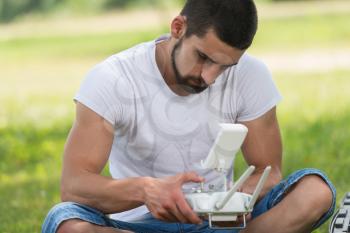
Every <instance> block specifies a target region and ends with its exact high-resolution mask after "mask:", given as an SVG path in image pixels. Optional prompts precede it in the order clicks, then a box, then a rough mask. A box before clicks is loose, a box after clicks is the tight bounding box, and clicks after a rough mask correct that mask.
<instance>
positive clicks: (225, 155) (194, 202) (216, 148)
mask: <svg viewBox="0 0 350 233" xmlns="http://www.w3.org/2000/svg"><path fill="white" fill-rule="evenodd" d="M220 126H221V130H220V131H219V133H218V135H217V137H216V140H215V142H214V145H213V146H212V148H211V150H210V152H209V155H208V157H207V158H206V159H205V160H204V161H201V167H202V168H203V169H215V170H216V171H218V172H219V173H221V174H222V176H221V178H222V179H224V181H223V182H224V184H225V187H224V190H223V191H215V190H207V191H205V190H204V188H203V187H204V185H203V184H201V187H200V188H199V189H196V190H193V192H192V193H187V194H185V197H186V200H187V202H188V203H189V205H190V206H191V207H192V209H193V210H194V212H196V213H197V214H198V215H199V216H208V220H209V227H210V228H212V229H218V228H219V227H215V226H214V224H213V223H214V222H232V221H236V220H237V216H243V226H240V227H230V228H229V229H234V228H236V229H237V228H239V229H241V228H245V227H246V215H248V214H249V213H251V212H252V211H253V207H254V204H255V203H256V201H257V198H258V196H259V194H260V192H261V190H262V188H263V186H264V183H265V181H266V179H267V177H268V175H269V173H270V170H271V167H270V166H268V167H266V168H265V170H264V172H263V174H262V176H261V178H260V180H259V182H258V184H257V186H256V188H255V191H254V193H253V194H252V195H250V194H246V193H242V192H238V190H239V189H240V188H241V187H242V185H243V183H244V182H245V181H246V180H247V179H248V178H249V176H250V175H251V174H252V173H253V172H254V170H255V167H254V166H250V167H248V169H247V170H246V171H245V172H244V173H243V175H242V176H241V177H240V178H239V179H238V180H237V181H236V182H235V183H234V184H233V186H232V187H231V188H228V187H227V185H226V184H227V180H226V172H227V170H228V169H230V168H231V166H232V163H233V159H234V156H235V154H236V153H237V152H238V151H239V150H240V147H241V145H242V143H243V141H244V138H245V137H246V135H247V132H248V129H247V127H245V126H244V125H241V124H220ZM223 228H224V227H220V228H219V229H223ZM225 229H227V227H225Z"/></svg>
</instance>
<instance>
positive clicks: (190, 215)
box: [177, 198, 202, 224]
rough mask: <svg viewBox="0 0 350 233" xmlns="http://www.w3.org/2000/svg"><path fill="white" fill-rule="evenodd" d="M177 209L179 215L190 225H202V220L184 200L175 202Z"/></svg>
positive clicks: (180, 199)
mask: <svg viewBox="0 0 350 233" xmlns="http://www.w3.org/2000/svg"><path fill="white" fill-rule="evenodd" d="M177 207H178V209H179V210H180V211H181V214H182V215H183V216H184V217H185V218H186V222H188V223H192V224H202V219H200V218H199V217H198V215H197V214H196V213H195V212H194V211H193V210H192V209H191V208H190V206H189V205H188V203H187V202H186V200H185V198H179V199H178V200H177Z"/></svg>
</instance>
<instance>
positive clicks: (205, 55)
mask: <svg viewBox="0 0 350 233" xmlns="http://www.w3.org/2000/svg"><path fill="white" fill-rule="evenodd" d="M197 53H198V54H199V55H200V56H202V57H204V58H205V59H208V60H209V61H210V62H212V63H214V64H218V65H221V66H223V67H231V66H234V65H237V62H236V63H232V64H227V65H224V64H220V63H219V62H216V61H214V60H213V59H212V58H210V57H209V56H208V55H207V54H206V53H204V52H202V51H200V50H199V49H197Z"/></svg>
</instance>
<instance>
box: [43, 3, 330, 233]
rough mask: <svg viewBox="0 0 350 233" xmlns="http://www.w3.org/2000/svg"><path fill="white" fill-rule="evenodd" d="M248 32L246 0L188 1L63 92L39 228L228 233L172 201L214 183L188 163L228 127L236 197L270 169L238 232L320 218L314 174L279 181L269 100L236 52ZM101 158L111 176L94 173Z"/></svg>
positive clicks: (284, 232) (253, 62)
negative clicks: (63, 113)
mask: <svg viewBox="0 0 350 233" xmlns="http://www.w3.org/2000/svg"><path fill="white" fill-rule="evenodd" d="M256 29H257V14H256V8H255V5H254V3H253V1H252V0H244V1H243V0H188V1H187V2H186V5H185V6H184V8H183V10H182V12H181V14H180V15H179V16H177V17H176V18H175V19H174V20H173V21H172V23H171V34H170V35H169V36H164V37H161V38H159V39H157V40H155V41H151V42H147V43H142V44H140V45H137V46H135V47H133V48H131V49H129V50H126V51H123V52H121V53H119V54H116V55H114V56H112V57H110V58H108V59H107V60H105V61H103V62H102V63H100V64H98V65H97V66H96V67H94V68H93V69H92V71H91V72H90V73H89V74H88V75H87V77H86V79H85V81H84V82H83V84H82V86H81V88H80V91H79V92H78V94H77V95H76V96H75V101H76V111H77V114H76V120H75V122H74V125H73V127H72V130H71V132H70V134H69V137H68V140H67V143H66V147H65V152H64V163H63V171H62V184H61V188H62V190H61V196H62V201H63V203H61V204H58V205H56V206H55V207H54V208H53V209H52V210H51V211H50V212H49V214H48V216H47V218H46V220H45V223H44V225H43V232H45V233H46V232H59V233H62V232H122V230H129V231H132V232H218V233H219V232H220V233H221V232H235V231H233V230H216V231H214V230H212V229H210V228H209V227H208V222H207V221H206V220H205V219H201V218H200V217H198V216H197V215H196V214H195V213H194V212H193V211H192V210H191V208H190V206H189V205H188V204H187V202H186V201H185V198H184V192H186V190H188V189H190V188H192V187H195V186H196V185H198V184H196V183H199V182H202V181H204V180H205V183H206V184H207V185H209V184H210V185H211V187H216V188H219V187H220V176H219V175H218V174H217V173H216V172H215V171H211V170H204V171H203V170H201V169H199V168H198V164H199V162H200V161H201V160H202V159H204V158H205V157H206V156H207V154H208V152H209V149H210V147H211V145H212V144H213V142H214V140H215V137H216V134H217V132H218V130H219V123H235V122H238V123H241V124H244V125H245V126H247V127H248V129H249V132H248V135H247V138H246V139H245V142H244V144H243V146H242V152H243V155H244V158H245V160H246V161H247V163H248V164H251V165H255V166H256V167H257V170H256V171H255V173H254V174H253V175H252V176H251V177H250V178H249V180H248V181H247V182H246V183H245V185H244V187H243V190H242V191H243V192H247V193H251V192H252V191H253V189H254V187H255V185H256V183H257V180H258V178H259V177H260V175H261V173H262V171H263V169H264V168H265V167H266V166H267V165H271V166H272V172H271V174H270V176H269V179H268V181H267V182H266V185H265V187H264V189H263V192H262V195H261V197H260V201H259V203H257V205H256V206H255V208H254V212H253V213H252V218H251V219H250V220H249V222H248V225H247V228H246V229H244V230H241V232H259V233H263V232H269V233H272V232H281V233H288V232H298V233H300V232H310V231H312V230H313V229H315V228H317V227H318V226H320V225H321V224H322V223H323V222H324V221H325V220H327V219H328V218H329V217H330V215H331V214H332V212H333V209H334V204H335V201H334V200H335V190H334V188H333V186H332V184H331V183H330V182H329V181H328V179H327V177H326V176H325V175H324V174H322V173H321V172H320V171H318V170H315V169H305V170H301V171H298V172H296V173H294V174H292V175H290V176H289V177H288V178H287V179H286V180H285V181H282V182H280V181H281V156H282V146H281V137H280V132H279V127H278V122H277V118H276V104H277V103H278V102H279V101H280V99H281V97H280V95H279V93H278V91H277V89H276V87H275V85H274V84H273V81H272V79H271V75H270V73H269V71H268V70H267V68H266V67H265V66H264V65H263V63H261V62H260V61H258V60H257V59H255V58H253V57H251V56H249V55H248V54H246V53H245V52H246V50H247V48H248V47H249V46H250V45H251V43H252V41H253V38H254V35H255V33H256ZM108 159H109V161H110V172H111V175H112V178H109V177H104V176H102V175H101V171H102V169H103V167H104V166H105V165H106V162H107V160H108ZM227 176H228V178H232V173H230V174H227ZM107 215H110V217H107Z"/></svg>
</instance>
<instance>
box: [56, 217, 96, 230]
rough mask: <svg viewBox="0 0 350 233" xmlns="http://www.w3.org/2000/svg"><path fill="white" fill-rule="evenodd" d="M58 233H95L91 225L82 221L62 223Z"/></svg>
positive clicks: (73, 220)
mask: <svg viewBox="0 0 350 233" xmlns="http://www.w3.org/2000/svg"><path fill="white" fill-rule="evenodd" d="M56 232H57V233H89V232H94V231H93V227H92V224H91V223H88V222H84V221H82V220H77V219H70V220H67V221H64V222H62V223H61V224H60V225H59V226H58V229H57V231H56Z"/></svg>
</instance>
